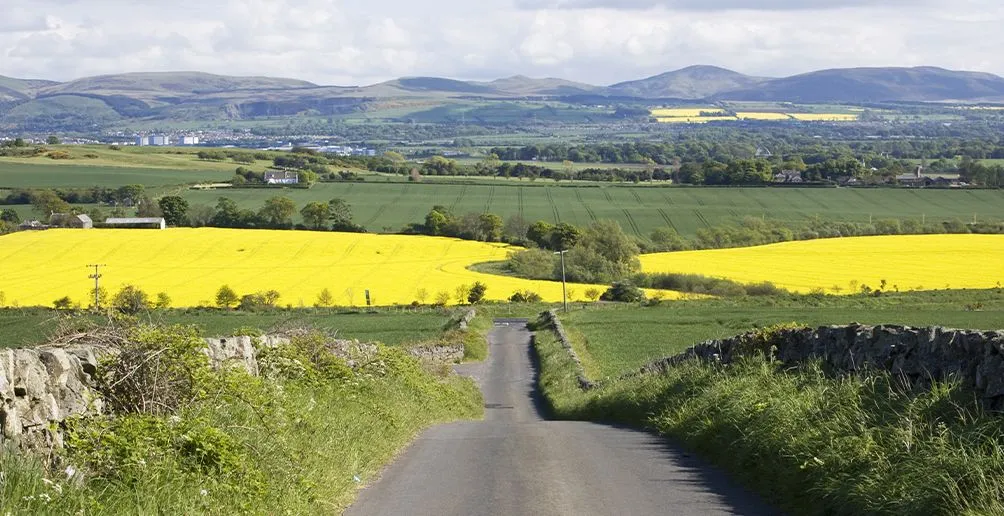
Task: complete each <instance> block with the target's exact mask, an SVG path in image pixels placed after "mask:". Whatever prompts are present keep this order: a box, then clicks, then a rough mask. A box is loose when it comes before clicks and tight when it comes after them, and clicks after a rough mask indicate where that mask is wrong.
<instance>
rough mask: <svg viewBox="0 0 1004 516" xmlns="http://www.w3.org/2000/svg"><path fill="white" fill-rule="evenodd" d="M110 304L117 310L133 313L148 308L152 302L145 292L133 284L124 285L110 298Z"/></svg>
mask: <svg viewBox="0 0 1004 516" xmlns="http://www.w3.org/2000/svg"><path fill="white" fill-rule="evenodd" d="M112 306H113V307H114V308H115V309H116V310H118V311H119V312H122V313H124V314H129V315H134V314H138V313H140V312H142V311H144V310H149V309H150V307H151V306H152V304H151V303H150V297H149V296H147V295H146V292H143V291H142V290H140V289H139V288H138V287H135V286H133V285H125V286H123V287H122V288H121V289H120V290H119V291H118V292H117V293H116V294H115V297H113V298H112Z"/></svg>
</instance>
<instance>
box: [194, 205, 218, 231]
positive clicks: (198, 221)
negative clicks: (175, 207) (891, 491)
mask: <svg viewBox="0 0 1004 516" xmlns="http://www.w3.org/2000/svg"><path fill="white" fill-rule="evenodd" d="M215 214H216V212H215V211H214V210H213V207H212V206H208V205H205V204H193V205H192V206H190V207H189V208H188V224H189V225H190V226H192V227H193V228H201V227H204V226H208V225H210V224H211V223H212V222H213V215H215Z"/></svg>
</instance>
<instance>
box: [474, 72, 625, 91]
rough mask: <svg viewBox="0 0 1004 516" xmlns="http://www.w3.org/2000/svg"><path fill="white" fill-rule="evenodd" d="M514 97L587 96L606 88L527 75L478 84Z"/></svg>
mask: <svg viewBox="0 0 1004 516" xmlns="http://www.w3.org/2000/svg"><path fill="white" fill-rule="evenodd" d="M477 84H483V85H485V86H489V87H491V88H494V89H495V90H497V91H500V92H505V93H509V94H512V95H545V96H547V95H550V96H564V95H586V94H596V93H603V92H604V90H605V89H606V88H602V87H600V86H593V85H591V84H585V83H581V82H574V81H566V80H565V79H557V78H547V79H534V78H531V77H527V76H525V75H514V76H512V77H506V78H504V79H496V80H494V81H491V82H484V83H477Z"/></svg>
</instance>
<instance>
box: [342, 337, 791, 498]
mask: <svg viewBox="0 0 1004 516" xmlns="http://www.w3.org/2000/svg"><path fill="white" fill-rule="evenodd" d="M489 344H490V351H491V352H490V358H489V359H488V360H487V361H486V362H485V363H484V364H478V365H474V366H463V367H464V368H465V370H464V371H462V372H464V373H465V374H470V375H471V376H474V377H475V379H477V380H478V382H479V383H480V384H481V389H482V391H483V392H484V398H485V409H486V410H485V419H484V421H477V422H460V423H451V424H445V425H440V426H437V427H434V428H431V429H429V430H427V431H426V432H424V433H423V434H422V435H421V436H420V437H419V438H418V440H416V442H415V443H414V444H413V445H412V446H411V447H410V448H408V450H406V451H405V452H404V454H403V455H401V456H400V457H399V458H398V459H397V460H396V461H395V462H394V463H393V464H391V465H390V466H389V467H388V468H387V470H386V471H385V472H384V473H383V475H382V478H381V479H380V480H379V481H378V482H376V484H374V485H372V486H370V487H368V488H367V489H365V490H363V491H362V492H361V493H360V496H359V498H358V500H357V501H356V503H355V504H354V505H353V506H352V507H350V508H349V509H348V511H347V512H346V514H348V515H352V516H364V515H430V516H432V515H436V516H445V515H548V514H569V515H571V514H574V515H593V514H595V515H614V514H616V515H630V514H674V515H681V516H687V515H708V514H750V515H760V514H764V515H766V514H777V513H778V512H777V511H776V510H771V509H770V508H769V507H768V506H766V505H764V504H763V503H762V502H760V501H759V499H758V498H756V497H755V496H752V495H750V494H749V493H747V492H745V491H744V490H742V489H739V488H738V487H737V486H735V485H734V484H733V483H731V482H730V481H729V480H728V479H727V478H726V477H725V476H723V475H722V473H720V472H718V471H717V470H714V469H712V468H708V467H706V466H704V465H702V464H701V463H700V462H699V461H697V460H696V459H694V458H691V457H689V456H688V455H687V454H685V453H683V452H682V451H680V450H678V449H676V448H674V447H672V446H671V445H669V444H667V443H666V441H665V440H664V439H662V438H660V437H658V436H655V435H652V434H649V433H645V432H640V431H637V430H631V429H627V428H620V427H615V426H609V425H603V424H597V423H588V422H575V421H549V420H547V418H546V411H545V409H544V405H543V403H542V401H541V398H540V395H539V393H538V391H537V381H536V380H537V379H536V371H537V369H536V366H535V363H534V362H535V361H534V360H533V351H532V349H531V347H530V332H529V331H528V330H527V329H526V324H525V321H514V320H510V321H497V322H496V326H495V328H494V329H493V331H492V332H491V333H490V335H489Z"/></svg>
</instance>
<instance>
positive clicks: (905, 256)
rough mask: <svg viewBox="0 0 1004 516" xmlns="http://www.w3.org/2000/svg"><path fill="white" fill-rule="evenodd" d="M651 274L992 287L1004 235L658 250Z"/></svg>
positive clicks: (786, 284) (843, 284)
mask: <svg viewBox="0 0 1004 516" xmlns="http://www.w3.org/2000/svg"><path fill="white" fill-rule="evenodd" d="M641 263H642V270H643V271H645V272H677V273H689V274H702V275H705V276H715V277H721V278H728V279H731V280H735V281H739V282H742V283H754V282H762V281H770V282H773V283H774V284H776V285H778V286H780V287H783V288H786V289H789V290H792V291H795V292H803V293H806V292H811V291H813V290H817V289H822V290H824V291H825V292H827V293H833V294H849V293H852V292H858V291H860V289H861V287H862V286H863V285H867V286H868V287H870V288H872V289H876V288H879V287H880V286H881V284H882V281H883V280H885V287H886V289H887V290H894V289H897V288H898V289H899V290H935V289H945V288H953V289H958V288H992V287H995V286H1000V285H1002V284H1004V235H897V236H874V237H853V238H833V239H823V240H808V241H800V242H785V243H781V244H772V245H765V246H759V247H745V248H738V249H715V250H706V251H684V252H676V253H658V254H649V255H643V256H642V257H641Z"/></svg>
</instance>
